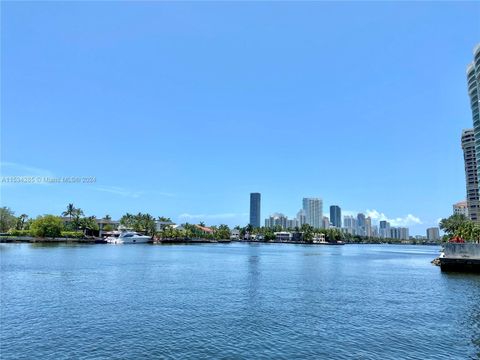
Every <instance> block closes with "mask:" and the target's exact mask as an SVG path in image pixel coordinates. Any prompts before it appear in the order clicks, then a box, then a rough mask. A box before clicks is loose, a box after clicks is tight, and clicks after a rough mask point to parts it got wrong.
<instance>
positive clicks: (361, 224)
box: [357, 213, 366, 236]
mask: <svg viewBox="0 0 480 360" xmlns="http://www.w3.org/2000/svg"><path fill="white" fill-rule="evenodd" d="M357 235H360V236H366V234H365V214H362V213H359V214H358V215H357Z"/></svg>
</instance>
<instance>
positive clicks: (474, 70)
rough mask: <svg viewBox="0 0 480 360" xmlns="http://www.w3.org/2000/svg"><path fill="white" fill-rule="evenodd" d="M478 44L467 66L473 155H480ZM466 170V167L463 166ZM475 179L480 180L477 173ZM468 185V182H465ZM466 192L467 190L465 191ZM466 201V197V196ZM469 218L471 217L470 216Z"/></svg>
mask: <svg viewBox="0 0 480 360" xmlns="http://www.w3.org/2000/svg"><path fill="white" fill-rule="evenodd" d="M479 87H480V43H479V44H477V45H476V46H475V48H474V49H473V61H472V62H471V63H470V64H468V66H467V89H468V96H469V97H470V106H471V108H472V120H473V129H474V134H475V149H474V150H475V153H476V154H480V114H479V111H480V108H479V105H480V104H479V100H480V88H479ZM476 164H477V172H478V171H480V156H478V157H476ZM465 168H466V165H465ZM477 178H480V176H479V174H478V173H477ZM467 184H468V180H467ZM467 191H468V190H467ZM467 201H468V196H467ZM470 216H472V215H471V214H470Z"/></svg>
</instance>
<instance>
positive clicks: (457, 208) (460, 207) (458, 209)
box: [453, 201, 469, 218]
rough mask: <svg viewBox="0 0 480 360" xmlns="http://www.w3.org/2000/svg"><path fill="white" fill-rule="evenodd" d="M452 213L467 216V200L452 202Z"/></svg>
mask: <svg viewBox="0 0 480 360" xmlns="http://www.w3.org/2000/svg"><path fill="white" fill-rule="evenodd" d="M453 215H464V216H465V217H467V218H468V217H469V216H468V202H467V201H460V202H458V203H456V204H453Z"/></svg>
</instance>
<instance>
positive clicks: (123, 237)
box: [105, 231, 152, 244]
mask: <svg viewBox="0 0 480 360" xmlns="http://www.w3.org/2000/svg"><path fill="white" fill-rule="evenodd" d="M105 241H106V242H107V243H109V244H144V243H148V242H151V241H152V238H151V237H150V236H147V235H141V234H139V233H136V232H135V231H125V232H122V233H121V234H120V235H118V236H109V237H107V238H106V239H105Z"/></svg>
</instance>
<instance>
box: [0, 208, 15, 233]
mask: <svg viewBox="0 0 480 360" xmlns="http://www.w3.org/2000/svg"><path fill="white" fill-rule="evenodd" d="M16 222H17V218H16V217H15V215H14V212H13V211H12V210H10V208H8V207H5V206H4V207H2V208H0V232H7V231H8V230H10V229H13V228H14V227H15V224H16Z"/></svg>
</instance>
